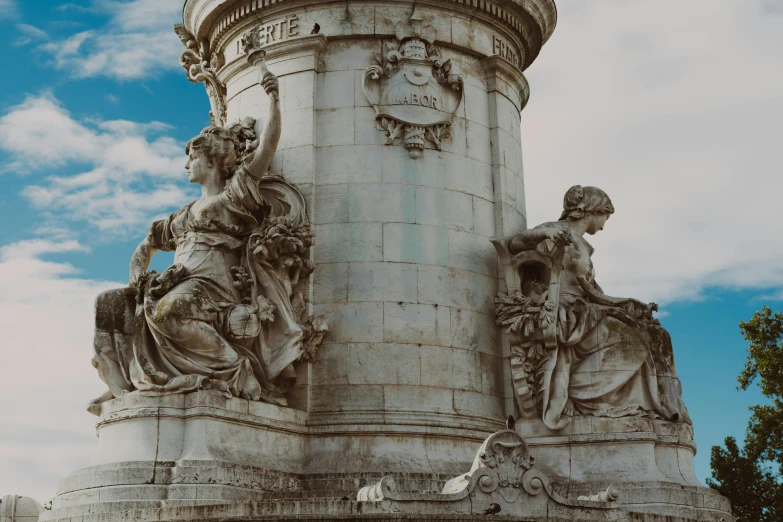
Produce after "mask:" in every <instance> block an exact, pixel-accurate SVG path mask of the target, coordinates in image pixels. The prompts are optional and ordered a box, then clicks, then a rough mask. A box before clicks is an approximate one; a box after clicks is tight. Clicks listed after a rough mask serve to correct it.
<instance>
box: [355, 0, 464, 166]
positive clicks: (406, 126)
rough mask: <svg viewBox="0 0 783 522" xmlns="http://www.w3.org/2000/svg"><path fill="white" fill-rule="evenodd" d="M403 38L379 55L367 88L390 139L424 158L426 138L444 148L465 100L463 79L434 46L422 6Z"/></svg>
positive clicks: (400, 28) (400, 27)
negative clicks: (453, 121)
mask: <svg viewBox="0 0 783 522" xmlns="http://www.w3.org/2000/svg"><path fill="white" fill-rule="evenodd" d="M396 36H397V40H396V42H394V43H386V44H384V47H383V49H382V52H380V53H374V54H373V64H372V65H371V66H370V67H369V68H368V69H367V70H366V71H365V73H364V81H363V83H362V87H363V90H364V95H365V97H366V98H367V100H368V101H369V102H370V103H371V104H372V106H373V107H374V108H375V113H376V117H377V119H378V129H379V130H381V131H383V132H385V133H386V137H387V140H386V144H387V145H394V144H396V143H399V142H402V143H404V145H405V148H407V149H408V151H409V152H410V156H411V158H414V159H416V158H419V157H421V155H422V152H423V150H424V146H425V142H429V143H431V144H432V146H434V147H435V148H436V149H438V150H440V146H441V140H442V139H444V138H447V137H448V136H449V127H450V126H451V121H452V119H453V118H454V114H455V113H456V112H457V109H458V108H459V106H460V103H462V83H463V82H462V78H460V77H459V76H458V75H456V74H454V73H453V72H452V64H451V60H446V61H442V60H441V57H440V51H439V50H438V49H437V48H436V47H435V46H434V45H433V42H434V41H435V37H436V34H435V30H434V29H433V28H432V27H431V26H429V25H424V24H423V21H422V18H421V16H420V15H419V13H418V11H417V10H414V12H413V15H411V18H410V19H409V20H408V22H407V23H404V22H400V23H399V24H397V34H396Z"/></svg>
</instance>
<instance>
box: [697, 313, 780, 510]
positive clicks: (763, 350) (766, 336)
mask: <svg viewBox="0 0 783 522" xmlns="http://www.w3.org/2000/svg"><path fill="white" fill-rule="evenodd" d="M740 330H741V332H742V336H743V337H744V338H745V340H746V341H748V343H750V345H749V347H748V360H747V361H746V363H745V368H744V369H743V370H742V373H741V374H740V376H739V378H738V380H739V389H741V390H747V389H748V387H749V386H750V385H751V384H753V383H754V382H756V381H757V380H758V384H759V387H760V388H761V393H763V394H764V396H766V397H767V398H768V399H769V400H770V404H765V405H758V406H752V407H751V408H750V411H751V418H750V422H749V423H748V429H747V432H746V435H745V447H744V449H742V450H740V448H739V447H738V446H737V441H736V440H735V439H734V437H728V438H727V439H726V441H725V444H726V449H723V448H721V447H718V446H713V448H712V456H711V459H710V465H711V466H712V479H709V480H707V484H708V485H709V486H710V487H712V488H714V489H716V490H718V491H719V492H720V493H721V494H722V495H724V496H725V497H728V499H729V500H731V504H732V507H733V511H734V515H735V516H736V518H737V522H779V521H781V520H783V485H782V482H783V477H781V470H783V313H781V312H775V313H773V312H772V310H770V309H769V308H768V307H766V306H765V307H764V308H763V309H762V311H761V312H756V313H755V314H753V317H752V318H751V319H750V321H748V322H744V321H743V322H741V323H740Z"/></svg>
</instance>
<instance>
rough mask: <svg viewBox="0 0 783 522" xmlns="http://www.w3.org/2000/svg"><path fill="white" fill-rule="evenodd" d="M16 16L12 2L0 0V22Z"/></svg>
mask: <svg viewBox="0 0 783 522" xmlns="http://www.w3.org/2000/svg"><path fill="white" fill-rule="evenodd" d="M17 14H18V11H17V7H16V2H15V1H14V0H0V20H2V19H5V18H16V16H17Z"/></svg>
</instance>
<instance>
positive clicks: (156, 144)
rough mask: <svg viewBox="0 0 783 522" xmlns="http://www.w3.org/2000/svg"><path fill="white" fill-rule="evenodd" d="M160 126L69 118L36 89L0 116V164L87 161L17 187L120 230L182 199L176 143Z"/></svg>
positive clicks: (54, 209)
mask: <svg viewBox="0 0 783 522" xmlns="http://www.w3.org/2000/svg"><path fill="white" fill-rule="evenodd" d="M168 129H169V127H168V126H167V125H165V124H163V123H160V122H152V123H146V124H141V123H136V122H131V121H126V120H112V121H96V120H90V121H77V120H75V119H74V118H72V117H71V115H70V114H69V113H68V111H66V110H65V109H64V108H63V107H62V106H61V105H60V104H59V103H58V101H57V100H56V99H55V98H54V97H52V96H51V95H49V94H43V95H40V96H33V97H30V98H28V99H27V100H26V101H25V102H23V103H22V104H21V105H18V106H16V107H13V108H12V109H11V110H10V111H9V112H8V113H7V114H6V115H4V116H3V117H2V118H0V148H2V149H5V150H6V151H8V152H9V153H10V154H11V156H12V158H13V163H12V164H11V166H10V167H9V169H8V170H10V171H15V172H17V173H28V174H31V173H37V172H40V171H42V170H46V169H50V168H58V167H69V168H71V167H72V168H73V169H77V168H80V169H83V168H84V165H85V164H86V165H88V170H81V171H77V174H74V175H69V176H51V177H48V178H45V180H43V181H42V182H38V183H36V184H33V185H30V186H28V187H27V188H26V189H25V190H24V195H25V196H26V197H27V198H28V199H29V200H30V201H31V202H32V203H33V204H34V205H35V206H36V207H38V208H39V209H41V210H44V211H47V212H50V213H54V214H56V215H57V216H59V217H61V218H64V219H66V220H71V221H87V222H88V223H90V224H92V225H94V226H96V227H98V228H100V229H102V230H105V231H107V232H122V231H126V230H128V229H131V228H133V227H137V226H140V225H146V224H147V223H149V221H150V220H151V219H152V217H153V216H155V215H158V214H159V213H160V212H162V211H164V210H165V209H167V208H171V207H173V206H176V205H180V204H182V203H184V202H186V201H187V200H188V194H187V193H186V192H185V190H184V189H186V187H187V185H184V183H183V181H184V169H183V167H184V163H185V158H184V152H183V148H182V146H181V144H179V143H177V142H176V141H175V140H174V139H173V138H171V137H168V136H166V135H164V134H162V133H163V132H165V131H167V130H168Z"/></svg>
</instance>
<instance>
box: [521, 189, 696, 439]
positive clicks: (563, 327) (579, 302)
mask: <svg viewBox="0 0 783 522" xmlns="http://www.w3.org/2000/svg"><path fill="white" fill-rule="evenodd" d="M613 213H614V206H613V205H612V202H611V200H610V199H609V196H607V195H606V193H605V192H604V191H602V190H601V189H599V188H596V187H581V186H575V187H572V188H571V189H570V190H569V191H568V192H567V193H566V195H565V198H564V200H563V213H562V215H561V216H560V220H559V221H557V222H550V223H544V224H542V225H539V226H537V227H535V228H533V229H530V230H526V231H524V232H522V233H521V234H519V235H517V236H515V237H514V238H512V239H511V241H510V242H509V251H510V252H511V254H518V253H520V252H523V251H525V250H533V249H538V250H542V248H541V247H542V245H541V243H542V242H545V241H546V242H547V243H548V245H549V247H548V249H549V253H550V254H551V253H552V252H553V251H554V250H557V249H564V251H563V263H562V271H561V273H560V278H559V298H558V300H559V303H557V306H553V307H551V308H553V309H555V315H556V319H555V320H556V321H557V324H556V329H555V331H556V336H557V346H556V348H555V349H554V353H550V354H547V357H544V358H542V360H541V361H540V366H539V367H538V368H536V374H537V377H536V383H535V386H536V388H537V389H536V393H537V399H538V404H539V406H538V407H539V409H540V414H541V415H542V417H543V420H544V423H545V424H546V425H547V427H549V428H550V429H554V430H557V429H561V428H562V427H564V426H565V425H566V424H567V423H568V421H569V418H570V417H571V416H573V415H579V414H582V415H597V416H608V417H622V416H633V415H644V416H649V417H653V418H662V419H667V420H673V421H681V422H688V423H690V419H689V417H688V413H687V410H686V409H685V405H684V404H683V403H682V400H681V399H680V395H681V394H680V387H679V381H678V380H677V378H676V376H675V374H674V362H673V357H672V355H671V341H670V339H669V336H668V334H667V333H666V331H665V330H664V329H663V328H661V327H660V325H659V323H658V321H657V320H655V319H653V317H652V312H653V310H655V309H657V308H656V305H654V304H652V305H647V304H644V303H641V302H639V301H636V300H635V299H618V298H612V297H609V296H606V295H604V294H603V292H602V290H601V288H600V287H599V286H598V284H597V283H596V281H595V269H594V267H593V262H592V259H591V257H592V254H593V247H592V246H590V244H589V243H588V242H587V240H586V239H585V237H584V236H585V234H590V235H593V234H596V233H597V232H599V231H601V230H603V229H604V226H605V225H606V223H607V220H608V219H609V217H610V216H611V215H612V214H613ZM543 250H545V251H546V250H547V248H546V247H545V248H543ZM541 286H545V285H541ZM518 290H521V291H522V294H525V293H528V294H530V290H529V285H528V286H527V287H526V285H525V283H524V282H523V288H521V289H518ZM522 299H525V298H524V297H523V298H522Z"/></svg>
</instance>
